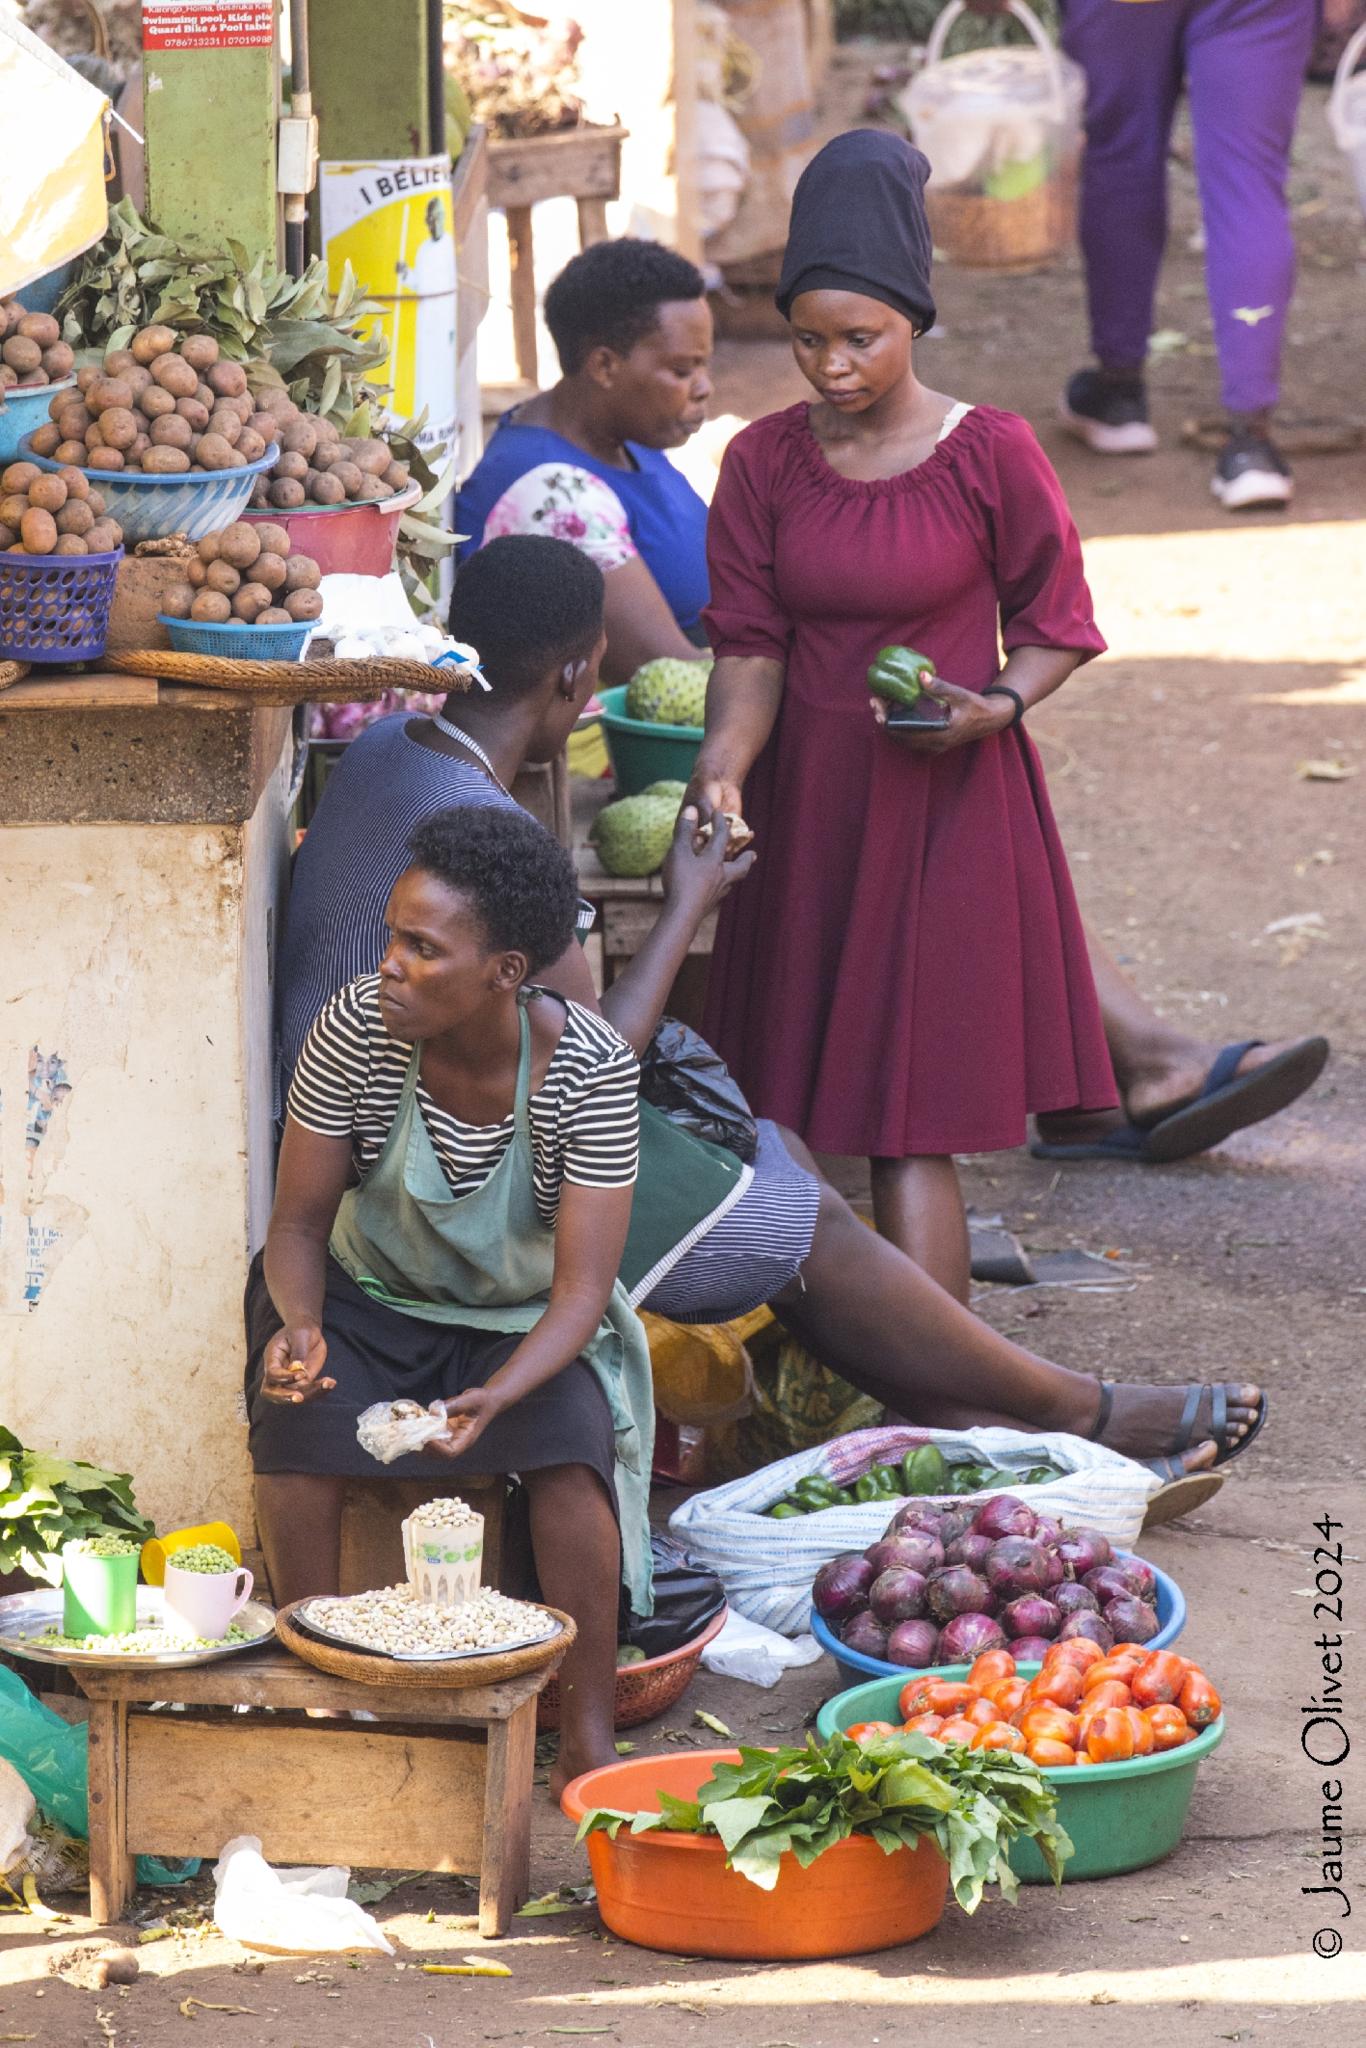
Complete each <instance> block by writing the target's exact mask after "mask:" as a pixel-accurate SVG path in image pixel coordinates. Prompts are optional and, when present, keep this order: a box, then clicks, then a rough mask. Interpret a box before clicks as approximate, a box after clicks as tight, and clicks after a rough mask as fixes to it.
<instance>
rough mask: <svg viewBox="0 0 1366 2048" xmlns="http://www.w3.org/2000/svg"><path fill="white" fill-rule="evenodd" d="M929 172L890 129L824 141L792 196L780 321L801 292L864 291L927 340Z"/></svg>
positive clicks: (930, 303) (930, 306)
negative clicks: (926, 196) (913, 324)
mask: <svg viewBox="0 0 1366 2048" xmlns="http://www.w3.org/2000/svg"><path fill="white" fill-rule="evenodd" d="M929 175H930V166H929V163H928V162H927V160H926V159H925V158H924V157H923V156H922V155H921V153H920V151H919V150H918V149H912V147H911V145H910V143H909V142H907V141H906V140H905V139H904V138H903V137H902V136H900V135H893V134H892V132H891V130H890V129H887V128H851V129H850V130H849V131H848V132H847V133H846V134H844V135H837V136H836V137H835V139H834V141H833V142H827V143H826V145H825V148H824V149H823V150H821V152H820V154H819V155H818V156H814V157H813V158H812V159H811V162H810V163H809V164H808V165H807V167H806V169H805V170H804V171H803V172H802V174H801V177H800V178H799V179H798V180H797V189H796V191H795V192H794V193H793V195H792V219H791V221H790V223H789V225H788V231H787V248H786V250H785V252H784V255H783V269H782V276H781V277H780V278H779V280H778V290H777V292H776V294H775V297H776V299H777V305H778V311H779V312H780V313H781V314H782V315H783V318H784V319H786V318H787V317H788V316H789V314H790V313H791V310H792V301H793V300H794V299H795V298H796V297H797V295H798V293H799V292H819V291H836V292H860V293H862V294H863V296H864V297H865V298H869V299H880V300H881V302H882V303H883V305H885V306H894V307H895V308H896V311H897V312H898V313H904V314H905V315H906V318H907V319H908V320H911V321H913V322H914V323H915V326H916V328H917V330H918V331H919V332H921V333H923V332H924V331H925V329H926V328H927V327H933V325H934V300H933V298H932V297H931V296H930V248H931V244H930V225H929V222H928V221H927V219H926V218H925V181H926V179H927V178H928V177H929Z"/></svg>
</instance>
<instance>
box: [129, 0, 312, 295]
mask: <svg viewBox="0 0 1366 2048" xmlns="http://www.w3.org/2000/svg"><path fill="white" fill-rule="evenodd" d="M203 13H204V15H205V16H208V13H209V10H207V9H205V10H203ZM147 18H148V17H144V21H145V20H146V19H147ZM143 61H144V67H145V68H144V95H143V109H144V121H145V132H146V136H147V215H148V218H149V219H150V220H153V221H155V222H156V224H157V226H158V227H160V228H164V229H165V230H166V232H167V233H168V234H173V235H181V236H201V237H203V238H204V239H205V240H206V241H208V242H211V243H216V244H218V245H219V246H221V245H222V242H223V240H224V238H225V237H226V236H228V235H231V236H232V237H233V239H234V240H235V241H238V242H241V243H242V244H243V245H244V246H245V247H246V249H247V250H248V251H249V252H250V254H251V255H252V256H256V255H258V254H259V253H260V252H261V251H262V250H263V249H264V250H265V251H266V253H267V256H268V259H269V261H271V262H272V263H274V262H275V261H276V260H277V256H278V248H279V233H280V231H279V213H280V205H279V198H278V196H277V193H276V190H275V148H276V143H275V119H276V109H277V98H278V85H277V66H278V58H277V53H276V48H275V46H274V44H269V45H258V46H256V47H254V48H248V49H236V50H228V49H214V48H204V49H188V50H166V49H148V50H147V51H146V53H145V56H144V60H143Z"/></svg>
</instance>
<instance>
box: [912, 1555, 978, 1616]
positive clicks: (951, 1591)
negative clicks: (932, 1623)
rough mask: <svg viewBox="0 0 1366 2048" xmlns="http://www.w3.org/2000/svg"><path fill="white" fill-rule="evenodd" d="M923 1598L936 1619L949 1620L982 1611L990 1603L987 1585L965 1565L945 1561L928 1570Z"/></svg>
mask: <svg viewBox="0 0 1366 2048" xmlns="http://www.w3.org/2000/svg"><path fill="white" fill-rule="evenodd" d="M925 1599H926V1602H927V1604H928V1606H929V1610H930V1613H931V1614H932V1615H933V1616H934V1618H935V1620H936V1621H952V1620H953V1619H954V1617H955V1616H956V1615H959V1614H985V1613H986V1612H987V1610H988V1609H989V1608H990V1607H991V1605H992V1597H991V1588H990V1586H989V1585H988V1584H987V1582H986V1580H985V1579H983V1578H979V1577H978V1575H977V1573H976V1572H970V1571H969V1570H968V1568H967V1566H966V1565H965V1564H946V1565H945V1566H944V1567H943V1568H942V1570H940V1571H937V1572H931V1573H930V1580H929V1585H928V1586H927V1587H926V1589H925Z"/></svg>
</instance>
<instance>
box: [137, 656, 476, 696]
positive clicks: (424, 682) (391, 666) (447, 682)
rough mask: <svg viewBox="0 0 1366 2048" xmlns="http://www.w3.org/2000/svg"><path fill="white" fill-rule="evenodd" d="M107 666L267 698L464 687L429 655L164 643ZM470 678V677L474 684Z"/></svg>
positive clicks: (466, 682) (454, 673)
mask: <svg viewBox="0 0 1366 2048" xmlns="http://www.w3.org/2000/svg"><path fill="white" fill-rule="evenodd" d="M106 666H107V667H109V668H112V669H118V670H119V671H120V672H121V673H122V674H124V675H130V676H155V677H156V678H157V680H158V681H159V682H163V683H191V684H194V685H196V686H197V687H199V688H201V689H206V690H238V691H243V692H245V693H247V694H248V695H250V696H253V697H258V696H259V697H260V699H261V701H262V703H269V702H272V701H274V702H278V703H281V704H358V703H360V702H361V701H362V700H363V699H364V698H366V697H379V696H382V695H383V693H384V692H385V691H386V690H424V691H426V692H428V693H429V694H430V693H431V692H433V691H449V690H458V689H460V688H461V674H462V672H461V671H460V670H458V669H457V670H450V669H433V668H429V667H428V666H427V664H426V662H425V661H388V660H384V661H228V660H225V659H223V658H222V657H220V656H219V655H216V654H176V653H172V652H170V651H163V650H161V649H159V648H148V649H145V650H144V649H137V650H135V651H134V652H132V653H130V654H111V655H108V656H107V657H106ZM468 685H469V678H468V676H466V677H465V678H464V686H465V687H466V688H468Z"/></svg>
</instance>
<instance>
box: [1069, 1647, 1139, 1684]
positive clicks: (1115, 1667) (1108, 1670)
mask: <svg viewBox="0 0 1366 2048" xmlns="http://www.w3.org/2000/svg"><path fill="white" fill-rule="evenodd" d="M1142 1661H1143V1660H1142V1658H1141V1657H1120V1656H1117V1655H1116V1654H1115V1652H1114V1651H1113V1650H1112V1651H1111V1652H1110V1655H1109V1656H1108V1657H1102V1658H1101V1660H1100V1662H1099V1663H1098V1664H1093V1665H1092V1666H1091V1668H1090V1670H1089V1671H1088V1672H1087V1674H1086V1677H1085V1679H1084V1681H1083V1685H1084V1689H1085V1690H1086V1691H1087V1692H1090V1690H1091V1687H1092V1686H1093V1685H1104V1683H1105V1681H1106V1680H1107V1678H1117V1679H1118V1680H1119V1682H1120V1684H1121V1685H1127V1684H1128V1683H1129V1680H1130V1679H1131V1678H1132V1677H1133V1675H1134V1673H1135V1671H1137V1669H1138V1667H1139V1665H1140V1664H1141V1663H1142Z"/></svg>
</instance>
